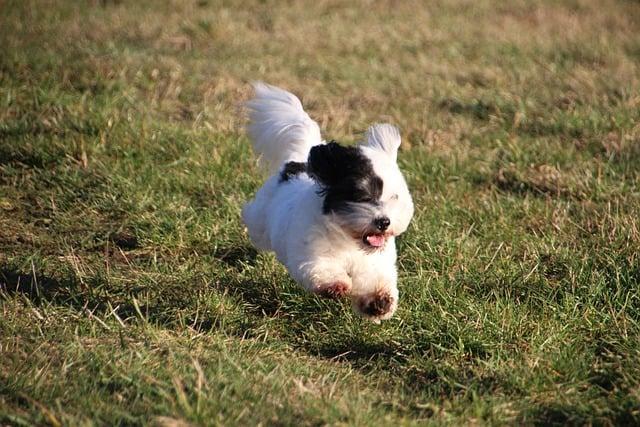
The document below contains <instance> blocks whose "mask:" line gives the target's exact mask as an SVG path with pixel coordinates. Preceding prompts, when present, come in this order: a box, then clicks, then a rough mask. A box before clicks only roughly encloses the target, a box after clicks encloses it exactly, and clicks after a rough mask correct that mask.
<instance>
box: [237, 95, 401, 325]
mask: <svg viewBox="0 0 640 427" xmlns="http://www.w3.org/2000/svg"><path fill="white" fill-rule="evenodd" d="M254 86H255V97H254V98H253V99H252V100H251V101H249V102H248V104H247V106H248V108H249V119H250V122H249V125H248V133H249V136H250V138H251V141H252V143H253V148H254V151H255V152H256V153H257V154H258V156H259V157H260V160H261V162H262V163H263V165H264V166H265V167H266V168H267V170H268V172H269V174H270V175H271V176H270V178H269V179H268V180H267V181H266V182H265V183H264V185H263V186H262V188H260V190H259V191H258V192H257V194H256V196H255V198H254V199H253V200H251V201H250V202H248V203H247V204H246V205H245V206H244V208H243V210H242V218H243V220H244V223H245V224H246V225H247V228H248V230H249V236H250V237H251V240H252V241H253V243H254V244H255V246H257V247H258V248H259V249H264V250H272V251H274V252H275V254H276V256H277V257H278V259H279V260H280V262H282V263H283V264H284V265H285V266H286V267H287V269H288V271H289V273H290V274H291V276H292V277H293V278H294V279H295V280H296V281H297V282H298V283H300V284H301V285H302V286H303V287H304V288H305V289H307V290H309V291H311V292H314V293H317V294H320V295H323V296H328V297H342V296H347V295H348V296H350V298H351V301H352V304H353V307H354V308H355V309H356V310H357V312H359V313H360V314H362V315H363V316H365V317H366V318H368V319H371V320H373V321H376V322H377V321H379V320H381V319H388V318H390V317H391V316H392V315H393V313H394V312H395V310H396V307H397V304H398V288H397V271H396V265H395V264H396V247H395V236H397V235H399V234H400V233H402V232H404V231H405V230H406V229H407V226H408V225H409V222H410V220H411V217H412V216H413V202H412V200H411V195H410V194H409V190H408V188H407V184H406V182H405V180H404V177H403V176H402V173H401V172H400V169H398V166H397V164H396V157H397V151H398V147H399V146H400V134H399V132H398V130H397V129H396V128H395V127H393V126H391V125H388V124H381V125H374V126H371V127H370V128H369V130H368V131H367V135H366V140H365V141H364V142H363V143H361V144H360V145H357V146H343V145H340V144H338V143H336V142H329V143H325V142H324V141H323V140H322V137H321V135H320V129H319V127H318V124H317V123H316V122H314V121H313V120H312V119H311V118H310V117H309V116H308V115H307V113H305V111H304V110H303V108H302V104H301V103H300V100H299V99H298V98H296V96H295V95H293V94H291V93H289V92H286V91H284V90H282V89H279V88H277V87H274V86H270V85H267V84H264V83H257V84H255V85H254Z"/></svg>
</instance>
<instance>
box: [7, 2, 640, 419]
mask: <svg viewBox="0 0 640 427" xmlns="http://www.w3.org/2000/svg"><path fill="white" fill-rule="evenodd" d="M0 10H1V11H2V13H1V14H0V46H2V49H1V50H2V54H0V310H1V314H0V360H1V361H2V362H1V363H0V424H2V425H5V424H8V425H32V424H38V425H41V424H52V425H90V424H99V425H112V424H120V425H139V424H155V425H185V424H187V423H192V424H207V425H211V424H214V425H217V424H219V425H253V424H258V423H262V424H263V425H264V424H271V425H298V424H303V425H324V424H349V425H396V424H398V423H399V424H424V423H434V424H452V425H460V424H521V423H524V424H543V425H547V424H552V423H556V424H562V425H564V424H598V425H611V424H618V425H621V424H638V423H640V323H639V322H640V258H639V255H638V254H640V220H639V219H638V218H640V188H639V184H640V125H639V124H638V123H640V96H639V95H638V94H639V93H640V65H639V64H640V38H639V37H638V34H640V8H639V7H638V3H637V2H635V1H625V0H605V1H596V0H580V1H578V0H566V1H561V2H560V1H542V2H526V1H514V2H490V1H488V0H480V1H473V2H468V1H457V0H456V1H433V2H425V3H419V2H415V3H414V2H402V3H400V2H397V3H396V2H393V3H392V2H373V3H372V2H333V1H319V2H275V1H265V2H255V3H254V2H249V3H247V2H240V1H235V0H230V1H224V2H218V1H214V0H208V1H207V0H201V1H195V0H194V1H191V0H190V1H183V2H182V1H180V2H179V1H168V0H166V1H165V0H163V1H128V0H123V1H115V0H113V1H108V0H102V1H97V0H95V1H89V0H87V1H82V2H78V1H17V0H16V1H11V0H7V1H0ZM258 79H260V80H265V81H268V82H270V83H273V84H277V85H281V86H284V87H286V88H288V89H289V90H292V91H294V92H295V93H297V94H299V95H300V96H301V97H302V98H303V102H304V104H305V105H306V106H307V108H308V110H309V112H310V114H311V115H312V116H313V117H314V118H315V119H316V120H318V122H319V123H320V124H321V127H322V128H323V130H325V131H326V132H325V135H326V136H327V137H328V138H335V139H338V140H341V141H346V142H351V141H354V140H356V139H357V138H358V136H359V135H360V134H361V133H362V132H363V130H364V129H365V128H366V127H367V126H368V125H369V124H370V123H373V122H376V121H391V122H393V123H396V124H398V125H399V126H400V127H401V129H402V133H403V137H404V141H403V146H402V149H401V152H400V162H401V165H402V167H403V169H404V170H405V171H406V176H407V179H408V181H409V184H410V187H411V190H412V193H413V195H414V200H415V204H416V215H415V218H414V220H413V222H412V225H411V227H410V228H409V230H408V232H407V233H406V234H405V235H404V236H402V238H401V240H400V242H399V269H400V293H401V300H400V307H399V309H398V312H397V315H396V316H395V317H394V318H393V319H392V320H390V321H387V322H384V323H383V324H382V325H374V324H371V323H368V322H366V321H364V320H362V319H360V318H358V317H357V316H355V315H354V314H353V313H352V311H351V308H350V307H349V306H348V303H346V302H345V303H337V302H331V301H324V300H321V299H318V298H316V297H314V296H312V295H309V294H306V293H304V292H303V291H302V290H301V289H300V288H298V287H297V285H296V284H295V283H294V282H293V281H292V280H291V279H290V278H289V277H288V276H287V273H286V271H285V270H284V268H283V267H282V266H281V265H279V264H278V263H277V261H276V260H275V258H274V257H273V256H272V255H271V254H264V253H257V252H256V251H255V250H254V249H252V247H251V245H250V242H249V240H248V238H247V236H246V234H245V232H244V230H243V225H242V224H241V222H240V219H239V212H240V208H241V206H242V203H243V202H244V201H245V200H247V199H248V198H249V197H251V195H252V194H253V193H254V192H255V190H256V189H257V188H258V186H259V185H260V178H259V176H258V171H257V169H256V166H255V163H254V160H253V159H252V156H251V153H250V149H249V144H248V141H247V139H246V136H245V135H244V133H243V132H242V125H243V122H244V119H243V116H242V112H241V104H242V102H243V101H244V100H246V99H248V97H249V96H250V85H249V82H250V81H252V80H258Z"/></svg>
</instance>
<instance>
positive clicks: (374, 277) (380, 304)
mask: <svg viewBox="0 0 640 427" xmlns="http://www.w3.org/2000/svg"><path fill="white" fill-rule="evenodd" d="M351 277H353V289H352V292H351V302H352V304H353V306H354V308H355V309H356V310H357V311H358V312H359V313H360V314H362V315H363V316H364V317H366V318H368V319H370V320H373V321H374V322H378V321H380V320H384V319H389V318H390V317H391V316H393V313H395V311H396V308H397V307H398V285H397V281H398V274H397V272H396V268H395V262H389V261H388V260H381V259H379V258H377V257H374V258H372V259H366V260H365V261H364V262H362V263H359V264H358V265H355V266H354V269H353V271H352V272H351Z"/></svg>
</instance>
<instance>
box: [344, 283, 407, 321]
mask: <svg viewBox="0 0 640 427" xmlns="http://www.w3.org/2000/svg"><path fill="white" fill-rule="evenodd" d="M354 305H355V307H356V310H357V311H358V312H359V313H360V314H362V315H363V316H364V317H366V318H367V319H369V320H371V321H373V322H375V323H379V322H380V320H385V319H389V318H390V317H391V316H392V315H393V313H394V312H395V311H396V307H397V300H396V299H395V298H394V297H393V296H391V294H390V293H389V292H387V291H382V290H379V291H376V292H374V293H373V294H369V295H364V296H361V297H358V298H357V299H355V300H354Z"/></svg>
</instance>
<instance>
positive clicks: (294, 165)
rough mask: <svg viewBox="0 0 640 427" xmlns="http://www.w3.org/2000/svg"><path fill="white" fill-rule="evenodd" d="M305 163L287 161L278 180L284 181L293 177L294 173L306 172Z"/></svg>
mask: <svg viewBox="0 0 640 427" xmlns="http://www.w3.org/2000/svg"><path fill="white" fill-rule="evenodd" d="M306 171H307V164H306V163H302V162H287V163H286V164H285V165H284V168H282V172H280V181H279V182H286V181H289V179H291V178H293V177H295V176H296V175H298V174H300V173H303V172H306Z"/></svg>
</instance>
